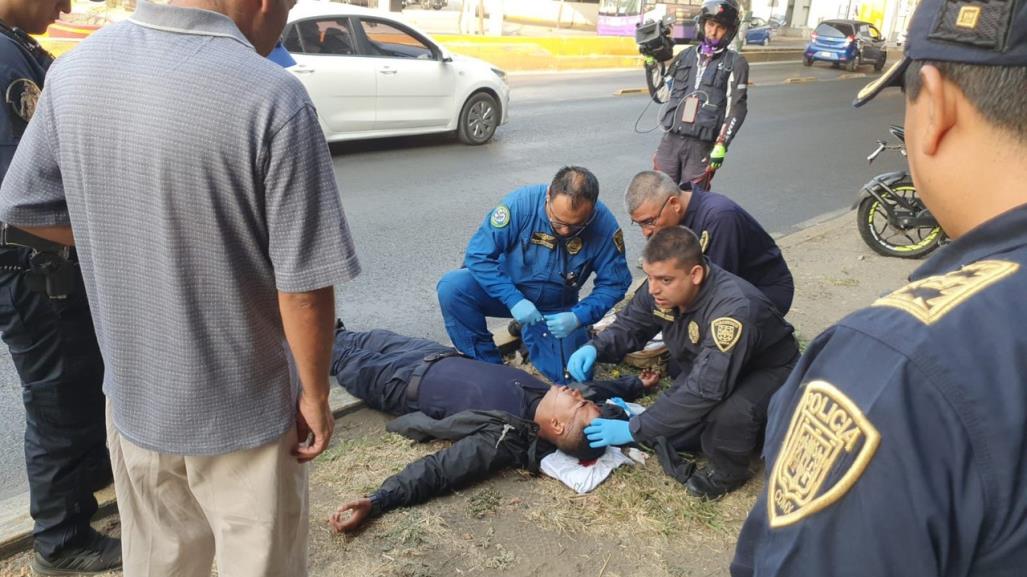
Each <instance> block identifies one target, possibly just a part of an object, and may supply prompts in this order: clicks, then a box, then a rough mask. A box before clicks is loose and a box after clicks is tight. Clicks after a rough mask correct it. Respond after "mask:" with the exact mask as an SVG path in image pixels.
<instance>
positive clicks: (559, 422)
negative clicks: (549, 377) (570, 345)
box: [535, 386, 604, 460]
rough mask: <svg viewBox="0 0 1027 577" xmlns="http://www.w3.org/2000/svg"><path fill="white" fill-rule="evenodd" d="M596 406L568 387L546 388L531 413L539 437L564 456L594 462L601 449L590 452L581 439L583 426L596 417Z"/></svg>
mask: <svg viewBox="0 0 1027 577" xmlns="http://www.w3.org/2000/svg"><path fill="white" fill-rule="evenodd" d="M600 412H601V411H600V410H599V406H598V405H596V404H595V403H593V402H592V401H589V400H586V399H585V398H584V397H583V396H582V395H581V391H578V390H577V389H572V388H570V387H555V386H554V387H550V388H549V391H547V392H546V395H545V396H544V397H542V400H541V401H540V402H539V404H538V408H537V409H536V410H535V422H536V423H538V425H539V436H541V437H542V438H543V439H545V440H546V441H549V442H550V443H552V444H554V445H556V446H557V448H559V449H560V450H561V451H563V452H564V453H567V454H568V455H571V456H572V457H576V458H578V459H582V460H591V459H596V458H598V457H599V456H601V455H602V454H603V450H604V449H603V448H600V449H598V450H597V449H593V448H591V447H589V446H588V440H587V439H585V432H584V431H585V427H586V426H588V424H589V423H591V422H592V419H595V418H597V417H599V415H600Z"/></svg>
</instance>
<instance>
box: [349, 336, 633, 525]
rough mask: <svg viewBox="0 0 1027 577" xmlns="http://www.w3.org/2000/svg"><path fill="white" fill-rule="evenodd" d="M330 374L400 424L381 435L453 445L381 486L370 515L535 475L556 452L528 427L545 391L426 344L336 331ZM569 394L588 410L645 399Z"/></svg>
mask: <svg viewBox="0 0 1027 577" xmlns="http://www.w3.org/2000/svg"><path fill="white" fill-rule="evenodd" d="M331 373H332V375H334V376H335V378H336V380H337V381H338V382H339V384H340V385H342V386H343V388H345V389H346V390H347V391H349V392H350V393H351V394H352V395H353V396H355V397H357V398H359V399H362V400H363V401H364V402H365V403H367V405H368V406H369V407H371V408H374V409H378V410H381V411H384V412H387V413H391V414H394V415H403V416H401V417H399V418H398V419H395V420H393V421H392V422H390V423H389V424H388V426H387V429H388V430H389V431H390V432H393V433H398V434H401V435H404V436H406V437H409V438H412V439H414V440H417V441H422V442H423V441H428V440H431V439H446V440H452V441H455V442H454V444H453V445H452V446H450V447H447V448H445V449H443V450H441V451H439V452H438V453H435V454H433V455H429V456H427V457H424V458H422V459H419V460H417V461H415V462H413V463H410V464H409V465H407V466H406V468H404V469H403V470H402V471H400V472H399V473H397V474H396V475H393V476H392V477H389V478H388V479H386V480H385V481H384V482H383V483H382V485H381V487H380V488H379V489H378V490H377V491H375V493H374V494H372V495H371V501H372V503H373V509H372V514H373V515H380V514H382V513H384V512H386V511H389V510H391V509H395V508H398V507H405V506H409V505H414V504H417V503H421V502H424V501H426V500H428V499H431V498H432V497H435V496H437V495H440V494H442V493H444V492H445V491H447V490H449V489H451V488H454V487H458V486H460V485H464V484H466V483H469V482H471V481H475V480H479V479H482V478H484V477H486V476H487V475H489V474H490V473H493V472H495V471H498V470H500V469H504V468H508V467H520V468H524V469H528V470H529V471H532V472H535V473H537V472H538V470H539V463H540V461H541V460H542V458H543V457H545V456H546V455H548V454H549V453H551V452H553V451H554V450H555V447H553V446H552V445H550V444H549V443H547V442H546V441H544V440H542V439H540V438H539V437H538V425H537V424H536V423H535V422H534V421H533V420H532V419H534V417H535V410H536V409H537V408H538V404H539V402H540V401H541V400H542V397H543V396H545V394H546V392H547V391H548V390H549V389H550V388H551V386H552V385H549V384H546V383H544V382H542V381H540V380H539V379H537V378H535V377H533V376H531V375H530V374H528V373H526V372H524V371H522V370H519V369H515V368H513V367H509V366H506V365H496V364H492V363H486V362H483V361H478V360H474V359H469V358H466V357H463V356H460V353H459V352H458V351H456V349H453V348H451V347H446V346H443V345H441V344H439V343H436V342H434V341H429V340H424V339H418V338H413V337H406V336H401V335H397V334H395V333H392V332H389V331H386V330H372V331H367V332H354V331H347V330H345V329H344V328H342V327H341V326H340V328H338V329H337V331H336V334H335V345H334V348H333V352H332V368H331ZM575 387H579V388H580V390H581V392H582V394H583V395H584V396H585V398H588V399H589V400H593V401H602V400H605V399H608V398H611V397H621V398H623V399H625V400H631V399H634V398H637V397H639V396H641V395H642V394H644V388H643V387H642V383H641V381H640V380H639V379H638V378H636V377H626V378H622V379H619V380H615V381H597V382H592V383H586V384H575ZM600 408H601V410H602V415H603V416H604V417H605V418H620V419H623V418H625V417H626V416H625V414H624V412H623V411H622V410H621V409H620V408H618V407H615V406H612V405H601V406H600ZM602 451H603V450H602V449H600V450H598V451H597V454H599V455H601V454H602Z"/></svg>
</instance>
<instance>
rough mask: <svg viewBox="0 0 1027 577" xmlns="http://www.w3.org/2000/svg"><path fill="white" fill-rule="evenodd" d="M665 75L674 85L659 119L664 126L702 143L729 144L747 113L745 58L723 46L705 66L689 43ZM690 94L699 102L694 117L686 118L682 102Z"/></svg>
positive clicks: (747, 76)
mask: <svg viewBox="0 0 1027 577" xmlns="http://www.w3.org/2000/svg"><path fill="white" fill-rule="evenodd" d="M668 76H670V77H671V78H672V79H673V84H672V87H671V94H670V100H669V101H668V104H667V106H666V108H665V109H664V111H663V117H662V118H661V123H662V124H663V128H664V129H666V130H667V131H669V132H673V133H674V134H677V135H680V136H685V137H689V138H695V139H698V140H701V141H703V142H716V141H722V142H723V143H724V145H725V146H727V145H729V144H731V140H732V139H733V138H734V136H735V134H736V133H737V132H738V129H739V128H740V127H741V126H742V122H744V121H745V115H746V113H747V112H748V105H747V101H748V89H747V84H748V81H749V63H748V61H746V59H745V57H744V56H742V55H741V54H738V53H737V52H734V51H732V50H727V49H723V50H720V51H718V52H716V53H714V54H713V57H712V58H711V59H710V61H709V63H707V64H706V65H705V66H704V65H703V63H702V57H701V56H700V54H699V49H698V47H696V46H692V47H691V48H689V49H687V50H685V51H684V52H681V53H680V54H679V55H678V56H677V57H676V58H675V59H674V60H673V61H672V62H671V65H670V69H669V72H668ZM697 80H698V85H697V83H696V82H697ZM691 96H694V97H695V98H696V99H697V104H698V109H697V110H696V112H695V114H694V118H689V117H688V106H686V105H685V100H686V99H687V98H689V97H691ZM690 120H691V121H690Z"/></svg>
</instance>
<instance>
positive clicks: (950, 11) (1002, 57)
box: [852, 0, 1027, 107]
mask: <svg viewBox="0 0 1027 577" xmlns="http://www.w3.org/2000/svg"><path fill="white" fill-rule="evenodd" d="M913 60H935V61H941V62H959V63H964V64H979V65H985V66H1027V0H920V5H919V6H917V8H916V12H914V13H913V18H912V19H911V20H910V23H909V29H908V32H907V34H906V49H905V53H904V54H903V57H902V59H901V60H899V61H898V62H896V63H895V64H893V65H892V66H891V68H889V69H888V70H887V71H886V72H885V73H884V74H882V75H881V76H880V77H878V78H876V79H875V80H874V81H873V82H871V83H870V84H867V85H866V86H864V87H863V89H862V90H860V91H859V94H857V95H856V99H855V100H854V101H853V102H852V105H853V106H857V107H858V106H862V105H864V104H866V103H867V102H869V101H870V100H872V99H873V98H874V97H875V96H877V94H878V93H880V92H881V90H884V89H885V88H888V87H889V86H902V83H903V80H904V76H905V72H906V68H907V67H908V66H909V63H910V62H912V61H913Z"/></svg>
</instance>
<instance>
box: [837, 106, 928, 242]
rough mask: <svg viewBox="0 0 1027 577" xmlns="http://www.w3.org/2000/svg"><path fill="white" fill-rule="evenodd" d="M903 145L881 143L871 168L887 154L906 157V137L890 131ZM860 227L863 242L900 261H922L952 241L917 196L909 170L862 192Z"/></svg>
mask: <svg viewBox="0 0 1027 577" xmlns="http://www.w3.org/2000/svg"><path fill="white" fill-rule="evenodd" d="M889 132H891V133H892V136H894V137H895V138H897V139H898V140H899V144H888V143H886V142H884V141H883V140H878V141H877V148H876V149H875V150H874V151H873V152H872V153H870V156H868V157H867V162H868V164H873V162H874V159H876V158H877V157H878V155H880V154H881V153H882V152H884V151H885V150H897V151H899V153H900V154H901V155H902V156H903V157H905V156H906V144H905V143H906V133H905V130H904V129H903V128H902V127H901V126H895V125H892V126H891V127H890V128H889ZM858 207H859V210H858V211H857V212H856V219H857V220H856V225H857V227H858V228H859V235H860V236H861V237H863V241H864V242H866V243H867V245H868V246H869V247H870V248H872V249H873V250H874V251H875V252H877V253H879V254H883V255H885V256H896V257H899V258H920V257H922V256H925V255H927V254H928V253H930V252H931V251H933V250H934V249H936V248H938V246H939V245H940V244H942V243H944V242H946V241H947V240H948V238H947V237H946V235H945V232H944V231H943V230H942V229H941V226H939V225H938V221H937V220H936V219H935V218H934V216H932V215H931V211H930V210H928V209H927V207H926V206H925V205H924V203H923V201H922V200H920V197H919V196H918V195H917V193H916V187H915V186H914V185H913V179H912V177H910V175H909V171H908V170H900V171H897V172H886V173H884V174H879V175H877V176H875V177H873V178H871V179H870V182H868V183H866V184H865V185H863V188H862V189H861V190H860V191H859V201H858Z"/></svg>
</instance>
